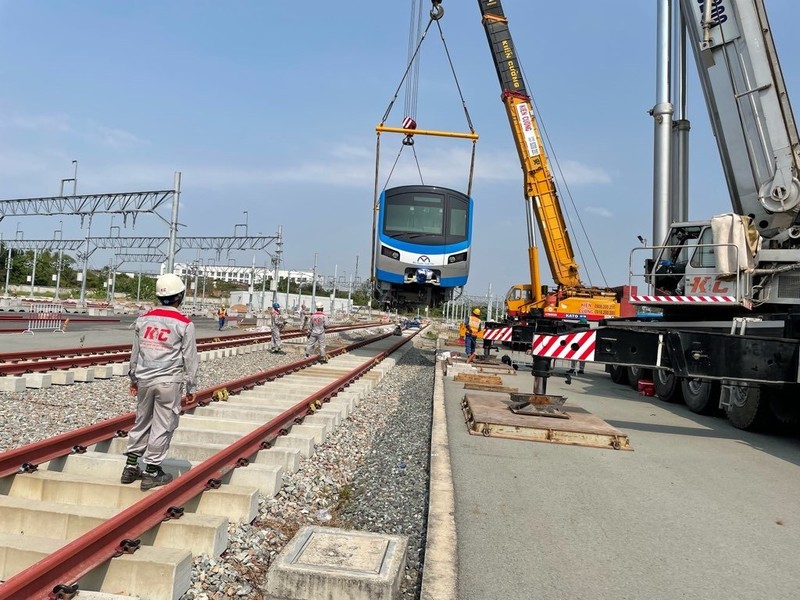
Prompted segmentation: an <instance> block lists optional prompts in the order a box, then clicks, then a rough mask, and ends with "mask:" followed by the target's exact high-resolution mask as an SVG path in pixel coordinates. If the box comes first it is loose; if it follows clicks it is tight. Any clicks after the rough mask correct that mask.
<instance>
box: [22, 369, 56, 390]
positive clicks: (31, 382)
mask: <svg viewBox="0 0 800 600" xmlns="http://www.w3.org/2000/svg"><path fill="white" fill-rule="evenodd" d="M51 385H53V378H52V377H51V376H50V374H49V373H28V374H26V375H25V387H28V388H31V389H35V390H46V389H47V388H49V387H50V386H51Z"/></svg>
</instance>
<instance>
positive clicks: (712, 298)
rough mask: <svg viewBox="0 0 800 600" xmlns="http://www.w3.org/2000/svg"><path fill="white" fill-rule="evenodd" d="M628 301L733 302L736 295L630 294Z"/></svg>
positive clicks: (650, 302)
mask: <svg viewBox="0 0 800 600" xmlns="http://www.w3.org/2000/svg"><path fill="white" fill-rule="evenodd" d="M630 301H631V303H637V302H642V303H645V304H655V303H662V304H735V303H736V296H631V298H630Z"/></svg>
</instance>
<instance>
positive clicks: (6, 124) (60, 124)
mask: <svg viewBox="0 0 800 600" xmlns="http://www.w3.org/2000/svg"><path fill="white" fill-rule="evenodd" d="M0 128H5V129H12V130H13V129H17V130H22V131H27V132H34V133H37V134H41V135H60V136H70V137H74V138H78V139H81V140H85V141H88V142H89V143H91V144H93V145H95V146H100V147H104V148H115V149H119V148H128V147H130V146H134V145H138V144H141V143H142V140H141V139H140V138H139V137H138V136H137V135H136V134H134V133H131V132H130V131H125V130H124V129H119V128H116V127H108V126H106V125H102V124H99V123H95V122H94V121H92V120H91V119H88V120H80V119H79V120H75V119H72V118H70V117H69V116H67V115H55V114H54V115H47V114H45V115H22V114H16V115H11V116H7V117H5V118H2V117H0Z"/></svg>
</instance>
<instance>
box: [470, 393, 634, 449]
mask: <svg viewBox="0 0 800 600" xmlns="http://www.w3.org/2000/svg"><path fill="white" fill-rule="evenodd" d="M524 395H525V396H530V394H524ZM511 404H512V400H511V395H510V394H494V393H487V394H465V395H464V399H463V400H462V401H461V410H462V411H463V413H464V418H465V420H466V423H467V427H468V428H469V432H470V434H472V435H482V436H484V437H500V438H507V439H514V440H526V441H531V442H548V443H551V444H567V445H572V446H586V447H589V448H609V449H614V450H633V448H632V447H631V445H630V440H629V439H628V436H627V434H625V433H624V432H623V431H621V430H620V429H617V428H616V427H612V426H611V425H609V424H608V423H606V422H605V421H603V419H601V418H600V417H597V416H595V415H593V414H591V413H590V412H589V411H587V410H585V409H583V408H581V407H580V406H575V405H574V404H564V405H563V406H562V407H561V408H559V409H557V410H558V411H559V412H563V413H564V414H566V415H567V416H568V418H558V417H556V418H554V415H547V416H541V415H538V414H534V413H532V412H531V413H521V414H515V413H514V412H512V411H511V410H509V407H510V405H511ZM530 406H532V407H533V405H530ZM544 406H548V407H553V406H554V405H552V404H547V405H544ZM541 408H543V406H535V410H539V409H541ZM548 410H549V409H548Z"/></svg>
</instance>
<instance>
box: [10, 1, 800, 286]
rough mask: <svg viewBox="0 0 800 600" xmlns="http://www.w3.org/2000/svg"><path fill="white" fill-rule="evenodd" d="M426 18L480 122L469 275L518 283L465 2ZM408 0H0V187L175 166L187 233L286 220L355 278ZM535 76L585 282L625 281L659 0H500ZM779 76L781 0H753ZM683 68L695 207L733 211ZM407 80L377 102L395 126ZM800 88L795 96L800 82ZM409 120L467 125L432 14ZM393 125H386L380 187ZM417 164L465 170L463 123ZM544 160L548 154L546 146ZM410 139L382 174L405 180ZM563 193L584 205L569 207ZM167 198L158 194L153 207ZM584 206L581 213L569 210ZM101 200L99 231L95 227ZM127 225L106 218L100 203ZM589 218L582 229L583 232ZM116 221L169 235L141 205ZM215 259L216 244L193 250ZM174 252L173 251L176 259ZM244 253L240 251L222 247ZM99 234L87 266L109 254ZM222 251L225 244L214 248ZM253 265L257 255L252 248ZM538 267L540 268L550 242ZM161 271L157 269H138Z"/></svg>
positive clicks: (506, 194)
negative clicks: (772, 44)
mask: <svg viewBox="0 0 800 600" xmlns="http://www.w3.org/2000/svg"><path fill="white" fill-rule="evenodd" d="M443 5H444V7H445V10H446V12H445V16H444V18H443V19H442V21H441V25H442V28H443V30H444V33H445V38H446V40H447V43H448V46H449V50H450V53H451V56H452V59H453V63H454V66H455V69H456V73H457V75H458V78H459V83H460V85H461V89H462V92H463V94H464V97H465V100H466V103H467V108H468V109H469V112H470V116H471V118H472V121H473V123H474V126H475V130H476V131H477V133H478V134H479V135H480V140H479V141H478V144H477V158H476V171H475V179H474V187H473V197H474V199H475V205H476V210H475V217H474V237H475V239H474V244H473V254H472V273H471V276H470V282H469V284H468V287H467V292H468V293H469V294H473V295H482V294H485V293H486V290H487V288H488V286H489V285H490V284H491V285H492V288H493V291H494V293H501V292H504V291H505V289H506V288H507V287H508V286H509V285H510V284H511V283H513V282H515V281H527V280H528V273H527V264H526V263H527V258H526V257H527V252H526V249H527V240H526V234H525V226H524V222H525V221H524V208H523V202H522V189H523V188H522V175H521V171H520V167H519V161H518V159H517V155H516V151H515V147H514V142H513V139H512V136H511V132H510V128H509V125H508V122H507V120H506V117H505V111H504V107H503V105H502V103H501V101H500V98H499V94H500V90H499V85H498V82H497V78H496V75H495V72H494V66H493V64H492V58H491V55H490V52H489V49H488V45H487V43H486V40H485V36H484V32H483V27H482V25H481V23H480V12H479V9H478V3H477V1H475V0H467V1H461V2H457V1H455V0H444V4H443ZM410 6H411V2H410V0H394V1H387V0H382V1H379V2H372V3H366V4H365V3H356V4H343V3H335V2H319V1H314V0H310V1H307V2H301V3H286V2H274V1H271V0H260V1H245V0H238V1H237V0H232V1H226V2H220V1H218V0H217V1H210V0H207V1H197V0H192V1H189V0H173V1H161V2H156V1H151V2H123V1H121V0H102V1H101V0H82V1H80V2H76V1H74V0H69V1H67V0H61V1H56V0H49V1H41V2H18V1H10V0H0V27H1V28H2V31H1V32H0V57H1V58H0V76H2V81H3V92H2V93H0V198H19V197H38V196H46V195H53V194H56V193H57V192H58V189H59V182H60V180H61V179H62V178H66V177H71V176H72V164H71V162H72V160H74V159H77V160H79V173H78V180H79V181H78V191H79V193H102V192H118V191H139V190H151V189H168V188H171V187H172V180H173V172H174V171H181V172H182V178H183V182H182V197H181V207H180V221H181V222H182V223H183V224H185V225H186V227H184V228H182V229H181V231H180V235H231V234H233V229H234V224H235V223H241V222H243V220H244V214H243V211H247V212H248V217H247V219H248V222H249V230H250V232H251V233H257V232H262V233H263V234H265V235H272V234H274V233H275V232H276V230H277V227H278V225H281V226H282V227H283V231H284V240H285V246H284V250H285V253H284V258H285V260H284V268H290V269H310V268H311V266H312V264H313V261H314V254H315V253H318V254H319V258H318V268H319V271H320V272H321V273H326V274H333V271H334V267H335V265H338V272H339V275H342V274H343V273H346V274H348V275H349V274H351V273H352V272H353V269H354V267H355V260H356V255H358V256H359V257H360V264H359V275H361V276H362V277H365V276H367V274H368V269H369V262H370V257H369V254H370V237H371V225H372V202H373V187H374V172H375V150H376V148H375V139H376V136H375V125H376V124H377V123H378V122H379V121H380V119H381V117H382V116H383V114H384V111H385V110H386V108H387V106H388V104H389V101H390V100H391V98H392V95H393V93H394V91H395V88H396V87H397V85H398V83H399V81H400V78H401V76H402V74H403V71H404V69H405V66H406V57H407V52H408V47H407V39H408V28H409V25H408V23H409V16H410ZM504 8H505V11H506V15H507V17H508V18H509V24H510V27H511V32H512V35H513V36H514V41H515V44H516V47H517V52H518V54H519V59H520V63H521V64H522V67H523V69H524V71H525V76H526V79H527V83H528V89H529V91H531V92H532V94H533V97H534V101H535V103H536V106H537V108H538V110H539V116H540V119H541V121H540V124H541V125H542V126H543V127H544V129H545V132H546V134H547V136H548V138H549V141H550V143H551V144H552V147H551V148H550V151H551V155H550V158H551V161H552V162H553V166H554V169H556V170H557V169H558V168H559V167H560V170H561V172H562V173H563V177H564V179H565V181H566V183H564V181H562V180H559V181H558V185H559V194H560V197H561V200H562V203H563V205H564V210H565V212H566V213H567V216H568V218H569V222H570V235H571V238H572V241H573V245H574V246H575V249H576V252H580V254H579V256H578V262H579V263H580V264H581V265H582V273H583V277H584V280H585V281H586V282H589V281H591V282H592V283H594V284H599V285H602V284H604V281H603V278H602V276H601V275H600V271H599V270H598V267H597V264H596V263H595V260H594V258H593V256H592V253H594V254H595V255H596V257H597V262H599V263H600V265H602V270H603V273H604V275H605V282H607V283H608V284H609V285H619V284H623V283H626V282H627V277H628V275H627V273H628V255H629V252H630V250H631V248H633V247H634V246H636V245H637V244H638V242H637V240H636V236H637V235H642V236H644V237H646V238H648V239H649V238H650V236H651V230H652V227H651V224H650V223H651V212H652V145H653V144H652V132H653V122H652V118H651V117H650V116H649V115H648V114H647V111H648V110H649V109H650V108H651V107H652V106H653V104H654V103H655V31H656V22H655V15H656V0H612V1H611V2H597V1H595V0H574V1H573V2H545V1H539V0H536V1H534V0H505V2H504ZM767 9H768V10H769V11H770V12H769V14H770V21H771V24H772V26H773V29H774V35H775V37H776V42H777V46H778V51H779V53H780V55H781V57H782V58H783V61H782V67H783V71H784V76H785V78H786V80H787V86H788V89H789V93H790V95H792V94H794V97H795V98H797V97H798V96H797V95H798V94H800V60H797V59H796V56H794V55H793V54H792V53H791V50H792V46H791V41H792V38H791V28H792V25H793V23H796V20H797V17H798V16H800V4H798V3H797V2H796V1H795V0H768V1H767ZM690 68H691V75H692V83H691V88H690V94H691V97H690V101H689V118H690V119H691V121H692V134H691V135H692V138H691V140H692V141H691V150H690V152H691V169H692V174H691V184H690V185H691V188H690V197H691V200H690V202H691V207H690V217H691V218H703V217H708V216H711V215H713V214H717V213H720V212H726V211H728V210H729V204H728V201H727V198H726V188H725V184H724V181H723V179H722V175H721V169H720V167H719V160H718V154H717V150H716V146H715V145H714V141H713V138H712V136H711V134H710V131H709V127H708V124H707V121H708V119H707V112H706V108H705V106H704V104H703V101H702V96H701V95H700V93H699V90H698V89H697V86H696V85H695V79H696V77H695V74H694V65H693V63H692V62H691V59H690ZM403 100H404V95H403V93H402V92H401V95H400V97H399V98H398V101H397V103H396V105H395V107H394V109H393V111H392V113H391V115H390V117H389V119H388V121H387V125H394V126H399V124H400V121H401V120H402V118H403V116H404V114H403V108H404V101H403ZM796 102H800V100H796ZM417 121H418V123H419V127H420V128H425V129H437V130H451V131H466V122H465V118H464V116H463V112H462V109H461V105H460V102H459V99H458V96H457V93H456V88H455V84H454V83H453V80H452V76H451V75H450V74H449V70H448V67H447V64H446V59H445V56H444V53H443V51H442V47H441V42H440V40H439V38H438V33H435V32H434V33H432V34H431V35H429V38H428V39H427V40H426V41H425V43H424V44H423V50H422V62H421V67H420V77H419V97H418V106H417ZM400 141H401V139H400V137H399V136H396V135H389V134H385V135H383V136H382V137H381V155H382V156H383V157H384V160H383V161H382V163H381V177H380V185H381V186H382V185H384V184H385V183H386V180H387V177H388V173H389V168H390V165H391V162H392V161H393V160H394V158H395V156H396V155H397V153H398V151H399V149H400ZM415 148H416V150H417V153H418V156H419V160H420V165H421V167H422V172H423V176H424V179H425V183H430V184H439V185H446V186H450V187H455V188H457V189H465V188H466V181H467V172H468V163H469V150H470V146H469V143H468V142H464V141H458V140H441V139H433V138H421V137H419V136H418V138H417V143H416V146H415ZM556 163H557V164H556ZM418 182H419V176H418V175H417V173H416V166H415V165H414V164H413V161H412V160H411V158H410V156H409V155H408V154H407V152H404V153H403V155H402V156H401V158H400V161H399V163H398V167H397V169H396V170H395V172H394V174H393V175H392V177H391V179H390V180H389V184H390V185H403V184H411V183H418ZM576 211H577V212H576ZM164 214H165V215H166V216H168V210H167V211H166V212H165V213H164ZM576 214H579V215H580V219H581V222H582V227H581V224H580V223H579V221H578V220H577V217H576ZM59 220H63V221H64V237H65V238H81V237H83V234H82V233H81V230H80V220H79V219H78V218H77V217H71V216H65V217H22V218H15V217H9V218H6V219H5V220H4V221H2V222H0V232H2V233H3V237H4V238H9V237H10V238H13V237H14V234H15V230H16V227H17V223H18V222H19V223H20V227H21V228H22V229H23V231H25V237H26V238H27V239H33V238H51V237H52V236H53V230H55V229H57V228H58V221H59ZM109 225H110V218H109V217H108V216H101V217H98V218H97V219H96V220H95V224H94V225H93V231H98V232H99V231H103V230H108V227H109ZM115 225H120V219H119V217H117V218H116V219H115ZM583 228H585V230H586V233H587V234H588V238H589V240H590V241H591V246H590V245H589V243H588V242H587V240H586V237H584V235H583V232H582V229H583ZM122 234H123V235H161V234H163V235H166V231H165V227H164V225H163V223H162V222H161V221H159V220H158V219H156V218H154V217H146V216H143V217H140V218H139V219H138V220H137V223H136V228H135V229H130V223H129V224H128V228H127V229H123V231H122ZM206 256H207V257H211V256H212V255H211V254H207V255H206ZM195 257H196V252H195V251H184V252H183V253H180V254H179V255H178V257H177V260H178V261H191V260H193V259H194V258H195ZM236 258H237V262H239V263H240V264H250V262H251V261H252V252H251V253H236ZM107 260H108V256H104V255H103V254H101V253H100V252H99V251H98V252H97V253H96V254H95V255H94V256H93V259H92V263H93V265H94V266H101V265H103V264H107ZM223 261H224V259H223ZM256 261H257V263H258V264H263V262H264V255H263V253H261V255H260V256H257V257H256ZM542 262H543V264H542V268H543V273H544V276H545V281H548V282H549V281H550V279H551V278H550V275H549V271H548V269H547V265H546V262H545V261H544V258H543V259H542ZM153 268H155V267H153Z"/></svg>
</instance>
